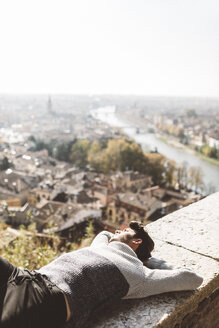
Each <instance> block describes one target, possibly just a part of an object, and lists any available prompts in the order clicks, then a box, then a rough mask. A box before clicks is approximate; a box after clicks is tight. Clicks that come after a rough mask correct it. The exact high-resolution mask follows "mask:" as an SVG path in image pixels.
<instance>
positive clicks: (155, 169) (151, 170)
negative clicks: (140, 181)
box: [145, 153, 166, 185]
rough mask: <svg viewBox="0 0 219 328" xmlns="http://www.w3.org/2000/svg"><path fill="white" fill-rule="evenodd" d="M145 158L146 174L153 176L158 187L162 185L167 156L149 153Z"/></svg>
mask: <svg viewBox="0 0 219 328" xmlns="http://www.w3.org/2000/svg"><path fill="white" fill-rule="evenodd" d="M145 157H146V159H147V165H146V168H145V173H147V174H149V175H151V176H152V179H153V182H154V183H155V184H156V185H162V184H163V183H164V177H165V166H164V164H165V160H166V158H165V156H163V155H161V154H159V153H157V154H156V153H147V154H145Z"/></svg>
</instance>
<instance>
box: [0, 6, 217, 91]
mask: <svg viewBox="0 0 219 328" xmlns="http://www.w3.org/2000/svg"><path fill="white" fill-rule="evenodd" d="M10 92H12V93H35V92H36V93H51V94H52V93H73V94H75V93H90V94H92V93H98V94H100V93H117V94H129V93H131V94H145V95H174V96H175V95H179V96H193V95H194V96H216V97H219V1H218V0H0V93H10Z"/></svg>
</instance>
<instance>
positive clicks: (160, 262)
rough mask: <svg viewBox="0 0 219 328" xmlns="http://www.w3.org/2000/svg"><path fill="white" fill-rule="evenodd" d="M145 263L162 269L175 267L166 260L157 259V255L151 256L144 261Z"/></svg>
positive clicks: (147, 265)
mask: <svg viewBox="0 0 219 328" xmlns="http://www.w3.org/2000/svg"><path fill="white" fill-rule="evenodd" d="M143 263H144V265H145V266H146V267H147V268H149V269H162V270H172V269H174V267H173V266H172V265H170V264H169V263H167V262H166V261H165V260H162V259H157V258H155V257H150V258H149V259H148V260H146V261H144V262H143ZM175 269H176V268H175Z"/></svg>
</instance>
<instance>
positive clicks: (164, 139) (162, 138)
mask: <svg viewBox="0 0 219 328" xmlns="http://www.w3.org/2000/svg"><path fill="white" fill-rule="evenodd" d="M156 138H158V139H159V140H160V141H162V142H164V143H166V144H168V145H170V146H172V147H175V148H177V149H180V150H183V151H185V152H187V153H188V154H192V155H194V156H197V157H199V158H200V159H202V160H204V161H205V162H208V163H210V164H212V165H215V166H217V167H219V161H217V160H216V159H214V158H210V157H207V156H205V155H203V154H201V153H199V152H198V151H195V150H194V149H193V148H192V146H185V145H183V144H181V143H180V142H179V141H178V140H175V138H173V137H169V136H166V135H165V136H164V135H161V134H156Z"/></svg>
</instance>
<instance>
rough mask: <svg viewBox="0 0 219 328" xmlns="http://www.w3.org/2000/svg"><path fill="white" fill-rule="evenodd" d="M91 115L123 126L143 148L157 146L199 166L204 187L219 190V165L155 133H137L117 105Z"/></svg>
mask: <svg viewBox="0 0 219 328" xmlns="http://www.w3.org/2000/svg"><path fill="white" fill-rule="evenodd" d="M91 115H92V116H93V117H94V118H95V119H97V120H100V121H102V122H104V123H107V124H109V125H111V126H115V127H118V128H122V129H123V131H124V132H125V133H126V134H127V135H128V136H129V137H130V138H133V139H134V140H135V141H136V142H137V143H139V144H140V145H141V146H142V149H143V150H145V151H146V150H154V149H155V148H157V150H158V152H159V153H161V154H163V155H165V156H166V157H167V158H170V159H173V160H174V161H175V162H176V163H179V164H181V163H182V162H183V161H186V162H187V163H188V165H189V166H199V167H201V168H202V171H203V182H204V189H205V191H207V192H213V191H218V190H219V167H217V166H214V165H212V164H210V163H208V162H205V161H204V160H202V159H201V158H199V157H197V156H195V155H193V153H192V152H186V151H184V150H181V149H177V148H175V147H173V146H171V145H168V144H166V143H164V142H162V141H161V140H159V139H158V138H157V137H156V135H155V134H153V133H142V134H141V133H136V128H134V127H130V124H128V123H125V122H123V121H122V120H121V119H119V118H118V117H117V116H116V113H115V107H114V106H108V107H101V108H98V109H95V110H91Z"/></svg>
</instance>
